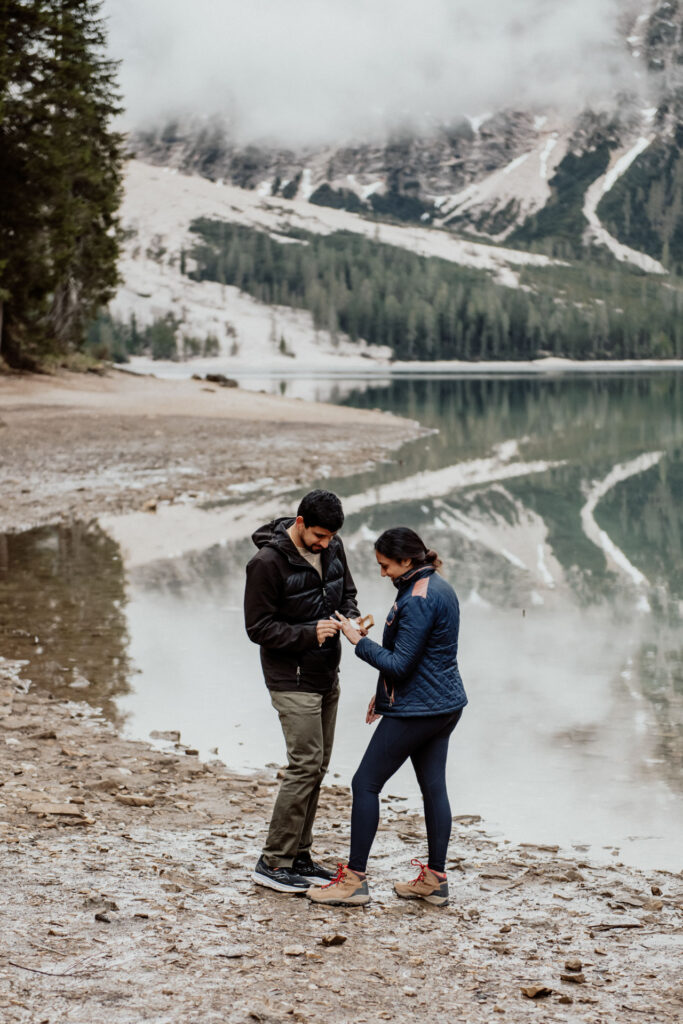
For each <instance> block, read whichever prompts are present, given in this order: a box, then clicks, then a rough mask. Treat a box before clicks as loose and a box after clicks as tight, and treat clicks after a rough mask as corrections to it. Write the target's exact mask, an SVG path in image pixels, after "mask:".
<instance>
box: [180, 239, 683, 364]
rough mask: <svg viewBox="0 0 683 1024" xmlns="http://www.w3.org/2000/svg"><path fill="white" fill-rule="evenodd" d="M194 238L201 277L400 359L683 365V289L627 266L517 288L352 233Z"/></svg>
mask: <svg viewBox="0 0 683 1024" xmlns="http://www.w3.org/2000/svg"><path fill="white" fill-rule="evenodd" d="M192 231H193V232H194V234H195V236H196V238H197V241H196V243H195V245H194V247H193V249H192V251H191V254H190V255H191V257H192V259H193V261H194V269H193V270H191V271H190V274H191V276H192V277H193V278H195V279H197V280H203V279H206V280H211V281H218V282H221V283H222V284H226V285H235V286H236V287H238V288H240V289H241V290H242V291H245V292H247V293H249V294H250V295H252V296H254V298H256V299H258V300H259V301H261V302H265V303H276V304H280V305H285V306H295V307H298V308H302V309H307V310H310V312H311V313H312V315H313V320H314V324H315V326H316V328H317V329H319V330H327V331H329V332H330V333H331V335H332V337H333V338H334V336H335V335H336V334H337V332H339V331H342V332H344V333H345V334H348V335H349V336H350V337H351V338H352V339H354V340H355V339H359V338H362V339H364V340H365V341H366V342H368V343H369V344H370V345H386V346H389V347H390V348H391V349H392V351H393V354H394V357H395V358H396V359H422V360H435V359H477V360H483V359H492V360H496V359H533V358H537V357H539V356H543V355H555V356H564V357H567V358H574V359H631V358H632V359H638V358H645V357H655V358H664V357H674V356H675V357H680V356H682V355H683V287H681V285H680V284H679V283H676V282H675V280H672V281H666V282H663V281H662V280H660V279H657V278H653V277H651V276H646V275H645V274H642V273H641V272H639V271H637V270H635V269H633V268H630V267H626V266H624V265H622V264H615V263H612V262H609V263H605V264H598V263H582V262H574V263H571V264H567V263H565V264H558V265H551V266H549V267H547V268H531V267H526V268H523V269H522V270H521V271H520V287H518V288H510V287H505V286H503V285H501V284H498V283H497V282H496V281H495V280H493V279H492V278H491V276H490V275H489V274H488V273H486V272H484V271H479V270H473V269H470V268H467V267H462V266H458V265H456V264H453V263H450V262H447V261H445V260H441V259H437V258H434V257H431V258H425V257H421V256H417V255H415V254H414V253H411V252H408V251H406V250H403V249H399V248H396V247H392V246H389V245H384V244H382V243H379V242H377V241H374V240H371V239H367V238H364V237H362V236H359V235H355V234H352V233H349V232H336V233H334V234H331V235H314V234H309V233H305V232H289V233H287V234H286V235H283V238H282V241H279V240H278V239H277V238H275V237H273V236H272V235H269V234H267V233H266V232H263V231H259V230H257V229H254V228H249V227H245V226H243V225H238V224H229V223H225V222H223V221H215V220H207V219H199V220H196V221H194V222H193V225H192ZM293 241H294V242H295V243H296V244H292V243H293Z"/></svg>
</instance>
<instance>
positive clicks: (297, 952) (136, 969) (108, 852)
mask: <svg viewBox="0 0 683 1024" xmlns="http://www.w3.org/2000/svg"><path fill="white" fill-rule="evenodd" d="M27 673H28V669H26V667H25V666H23V667H22V666H21V665H20V664H19V663H16V662H15V663H12V662H7V661H4V660H0V780H1V784H0V839H1V842H0V871H1V873H2V878H3V900H2V903H1V904H0V925H1V927H2V937H3V941H2V952H1V953H0V1011H1V1014H0V1016H1V1017H2V1020H3V1021H7V1022H8V1024H10V1022H12V1024H14V1022H21V1024H24V1022H26V1024H27V1022H35V1021H50V1022H52V1021H55V1022H56V1021H69V1022H73V1024H76V1022H78V1024H92V1022H93V1021H104V1020H106V1021H108V1022H111V1024H117V1022H120V1024H131V1022H134V1021H142V1020H150V1021H159V1022H161V1021H173V1022H175V1021H177V1022H179V1024H180V1022H183V1024H186V1022H193V1021H197V1022H200V1021H201V1024H219V1022H221V1024H225V1022H227V1021H230V1022H239V1024H249V1022H251V1021H262V1022H270V1024H280V1022H283V1021H287V1020H295V1021H311V1022H325V1024H342V1022H347V1021H354V1022H356V1021H357V1022H366V1024H370V1022H373V1024H374V1022H378V1021H384V1020H395V1021H406V1020H410V1021H417V1022H422V1021H424V1022H430V1024H432V1022H434V1021H435V1020H437V1021H445V1020H448V1021H461V1022H468V1024H471V1022H479V1021H482V1022H483V1021H492V1020H498V1019H507V1020H510V1021H515V1022H516V1024H518V1022H523V1021H527V1020H529V1021H531V1020H535V1021H537V1020H543V1021H586V1022H594V1024H598V1022H613V1021H617V1020H618V1021H620V1022H624V1024H630V1022H635V1021H640V1022H642V1021H646V1022H648V1024H650V1022H654V1021H657V1022H668V1021H671V1022H673V1021H675V1020H679V1019H680V1009H681V998H682V997H683V986H682V985H681V980H680V952H681V946H682V943H683V927H682V924H683V913H682V912H683V881H682V880H681V877H680V876H679V875H673V874H669V873H666V872H651V873H648V874H644V873H641V872H638V871H634V870H631V869H626V868H624V867H623V866H621V865H619V864H614V865H609V866H595V865H592V864H590V863H589V862H587V861H584V860H582V858H581V854H580V853H577V852H576V851H565V850H557V849H556V848H553V847H538V846H533V845H524V844H520V845H512V844H510V843H507V842H506V841H505V840H501V839H499V838H495V837H492V836H490V835H488V834H487V833H486V831H485V826H484V825H483V824H482V823H481V822H480V821H479V819H478V818H477V816H476V815H472V816H467V815H464V816H458V818H456V821H455V823H454V835H453V839H452V843H451V847H450V856H449V862H448V870H449V879H450V885H451V893H452V895H451V903H450V905H449V906H448V907H446V908H434V907H429V906H427V905H425V904H423V903H418V902H415V903H413V902H407V901H402V900H399V899H397V898H396V897H395V896H394V895H393V892H392V888H391V883H392V880H393V879H396V878H410V877H412V873H413V871H414V869H413V868H411V866H410V859H411V858H412V857H422V856H423V855H424V849H425V840H424V823H423V821H422V819H421V818H420V816H419V815H416V814H413V813H410V812H407V813H406V812H404V810H403V807H402V801H400V800H399V799H396V798H392V797H391V796H390V795H388V796H387V798H386V799H385V801H384V803H383V811H382V822H381V825H380V831H379V834H378V838H377V842H376V846H375V849H374V851H373V856H372V860H371V864H370V869H369V870H370V875H369V877H370V885H371V891H372V896H373V902H372V903H370V904H369V905H368V906H367V907H366V908H354V909H333V908H319V907H314V906H313V905H311V904H310V903H309V901H308V900H306V899H305V897H298V896H296V897H294V896H285V895H281V894H278V893H274V892H272V891H270V890H266V889H263V888H259V887H256V886H254V885H253V884H252V883H251V881H250V871H251V868H252V867H253V864H254V862H255V860H256V857H257V855H258V852H259V849H260V846H261V843H262V841H263V838H264V835H265V825H266V822H267V819H268V816H269V812H270V808H271V806H272V802H273V799H274V795H275V791H276V786H277V778H276V772H277V769H276V767H275V766H271V767H269V768H266V769H264V771H263V772H262V773H258V774H256V775H241V774H237V773H234V772H231V771H229V770H228V769H227V768H225V767H224V766H223V765H222V764H220V763H218V762H211V763H208V764H203V763H201V762H200V761H199V760H198V758H197V757H196V756H195V754H193V752H192V750H189V749H187V748H184V747H183V746H182V744H180V743H179V742H176V741H174V738H173V737H169V738H168V739H167V740H166V741H165V742H163V741H159V742H157V745H156V747H152V746H150V745H147V744H145V743H133V742H130V741H125V740H122V739H120V738H119V737H117V736H116V734H115V732H114V731H113V729H112V727H111V726H109V725H108V724H106V723H105V721H104V720H103V719H102V718H100V717H98V716H97V714H96V713H93V711H92V709H91V708H90V707H88V706H87V705H85V704H79V703H73V702H64V701H59V700H55V699H50V698H49V697H48V696H46V695H43V694H41V693H39V692H37V691H36V692H33V691H31V690H29V692H28V693H26V692H24V691H25V689H26V683H25V679H26V675H27ZM159 747H165V749H159ZM473 810H475V809H473ZM348 821H349V795H348V793H347V791H346V790H345V789H342V788H340V787H338V786H334V785H328V786H326V787H325V788H324V793H323V799H322V803H321V809H320V813H319V819H318V827H317V845H316V849H315V853H316V855H317V856H318V857H319V858H320V859H323V860H324V861H326V862H327V863H328V864H330V865H332V866H333V864H334V862H335V861H336V860H337V859H342V858H343V857H344V855H345V851H346V850H347V846H348Z"/></svg>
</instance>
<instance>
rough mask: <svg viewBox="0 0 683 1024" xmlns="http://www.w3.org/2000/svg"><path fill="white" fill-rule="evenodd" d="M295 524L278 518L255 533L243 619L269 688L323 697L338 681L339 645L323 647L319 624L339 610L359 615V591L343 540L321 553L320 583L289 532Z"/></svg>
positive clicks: (336, 539) (332, 641) (330, 640)
mask: <svg viewBox="0 0 683 1024" xmlns="http://www.w3.org/2000/svg"><path fill="white" fill-rule="evenodd" d="M293 522H294V517H293V516H287V517H285V518H282V519H276V520H274V521H273V522H272V523H267V524H266V525H265V526H262V527H261V528H260V529H259V530H257V531H256V533H254V534H253V535H252V540H253V541H254V544H256V546H257V548H258V549H259V550H258V551H257V553H256V554H255V555H254V557H253V558H252V559H251V561H250V562H249V564H248V565H247V585H246V589H245V593H244V618H245V622H246V627H247V634H248V636H249V639H250V640H253V642H254V643H256V644H259V645H260V647H261V665H262V666H263V674H264V676H265V679H266V685H267V686H268V688H269V689H270V690H300V691H302V692H307V693H324V692H326V691H327V690H329V689H331V687H332V686H334V684H335V682H336V680H337V670H338V668H339V660H340V658H341V644H340V640H339V635H338V634H337V635H336V636H334V637H330V638H328V639H327V640H326V641H325V642H324V644H323V645H322V647H320V646H319V645H318V638H317V636H316V630H315V627H316V623H317V622H318V620H319V619H327V618H329V617H330V615H332V613H333V612H335V611H340V612H342V614H343V615H346V616H349V617H351V618H354V617H356V616H357V615H358V614H359V613H358V608H357V606H356V588H355V586H354V582H353V579H352V578H351V573H350V572H349V568H348V565H347V564H346V554H345V552H344V545H343V544H342V542H341V540H340V539H339V537H333V538H332V540H331V541H330V543H329V545H328V547H327V548H326V550H324V551H323V552H321V554H322V572H323V575H322V579H321V578H320V576H319V575H318V573H317V572H316V570H315V569H314V568H313V566H312V565H310V563H309V562H307V561H306V559H305V558H302V557H301V555H300V554H299V553H298V551H297V549H296V547H295V546H294V544H293V543H292V541H291V539H290V537H289V534H288V533H287V529H288V527H290V526H291V525H292V523H293Z"/></svg>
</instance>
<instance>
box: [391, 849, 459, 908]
mask: <svg viewBox="0 0 683 1024" xmlns="http://www.w3.org/2000/svg"><path fill="white" fill-rule="evenodd" d="M410 863H411V864H414V865H415V867H419V869H420V873H419V875H418V876H417V878H414V879H413V880H412V882H395V883H394V891H395V892H396V895H397V896H400V897H401V898H402V899H404V900H424V901H425V903H432V904H433V905H434V906H436V907H444V906H445V905H446V904H447V903H448V881H447V880H446V876H445V875H439V874H437V873H436V871H432V869H431V868H428V867H427V866H426V865H425V864H422V862H421V861H419V860H411V862H410Z"/></svg>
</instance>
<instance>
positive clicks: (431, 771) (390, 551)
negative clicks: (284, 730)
mask: <svg viewBox="0 0 683 1024" xmlns="http://www.w3.org/2000/svg"><path fill="white" fill-rule="evenodd" d="M375 554H376V557H377V561H378V563H379V567H380V571H381V574H382V576H388V577H389V579H390V580H392V582H393V584H394V586H395V587H396V589H397V590H398V596H397V598H396V601H395V602H394V605H393V607H392V609H391V611H390V612H389V616H388V618H387V621H386V625H385V627H384V636H383V639H382V645H381V646H380V644H377V643H374V642H373V641H372V640H370V639H369V637H363V636H361V634H360V632H359V631H358V630H357V629H356V628H355V626H354V625H353V623H352V622H350V621H349V619H347V618H345V617H344V616H342V615H340V614H339V613H337V615H338V618H339V619H340V621H341V623H342V631H343V633H344V635H345V636H346V637H347V638H348V640H350V642H351V643H352V644H353V645H354V647H355V649H356V655H357V656H358V657H359V658H360V659H361V660H362V661H366V662H367V663H368V664H369V665H372V666H373V667H374V668H376V669H378V670H379V681H378V683H377V692H376V694H375V696H374V697H373V698H372V700H371V701H370V705H369V707H368V713H367V716H366V721H367V722H368V723H370V722H374V721H375V720H376V719H377V718H380V717H381V719H382V720H381V722H380V724H379V726H378V727H377V730H376V731H375V733H374V735H373V737H372V739H371V740H370V744H369V746H368V749H367V750H366V752H365V755H364V757H363V760H362V761H361V763H360V767H359V768H358V771H357V772H356V774H355V775H354V777H353V781H352V784H351V787H352V791H353V807H352V811H351V853H350V856H349V862H348V864H347V865H342V864H340V865H339V871H338V873H337V877H336V878H335V879H334V880H333V881H332V882H331V883H330V884H329V885H326V886H323V887H322V888H315V889H309V891H308V896H309V898H310V899H311V900H313V901H314V902H315V903H324V904H332V905H344V906H357V905H360V904H363V903H367V902H368V901H369V899H370V895H369V893H368V883H367V879H366V875H365V869H366V865H367V860H368V855H369V853H370V848H371V846H372V843H373V841H374V838H375V833H376V831H377V825H378V823H379V794H380V792H381V791H382V787H383V786H384V784H385V783H386V782H387V780H388V779H390V778H391V776H392V775H393V774H394V773H395V772H396V771H398V769H399V768H400V767H401V765H402V764H403V763H404V762H405V761H406V760H407V758H410V760H411V761H412V763H413V768H414V769H415V774H416V775H417V780H418V782H419V784H420V789H421V791H422V799H423V801H424V812H425V822H426V825H427V845H428V858H427V864H426V865H423V864H422V863H421V862H420V861H413V862H412V863H413V864H416V865H419V867H420V872H419V874H418V876H417V878H415V879H413V881H411V882H396V884H395V886H394V889H395V891H396V893H397V895H399V896H403V897H405V898H408V899H423V900H426V901H427V902H428V903H433V904H436V905H437V906H443V905H444V904H446V903H447V902H448V881H447V879H446V850H447V848H448V840H449V838H450V833H451V823H452V817H451V808H450V804H449V802H448V793H447V791H446V756H447V753H448V740H449V738H450V735H451V733H452V732H453V729H454V728H455V726H456V725H457V723H458V721H459V719H460V716H461V714H462V709H463V708H464V707H465V705H466V704H467V697H466V695H465V690H464V688H463V685H462V680H461V678H460V672H459V671H458V660H457V654H458V627H459V622H460V611H459V607H458V598H457V597H456V594H455V591H454V590H453V588H452V587H451V586H450V584H448V583H447V582H446V581H445V580H444V579H443V578H442V577H441V576H440V575H438V574H437V572H436V570H437V569H438V568H439V566H440V565H441V562H440V561H439V558H438V556H437V554H436V552H435V551H430V550H428V549H427V548H426V546H425V544H424V543H423V541H422V540H421V539H420V537H419V536H418V535H417V533H415V531H414V530H410V529H408V528H407V527H405V526H397V527H395V528H394V529H391V530H385V532H384V533H383V534H382V535H381V536H380V537H379V538H378V539H377V541H376V542H375Z"/></svg>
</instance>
